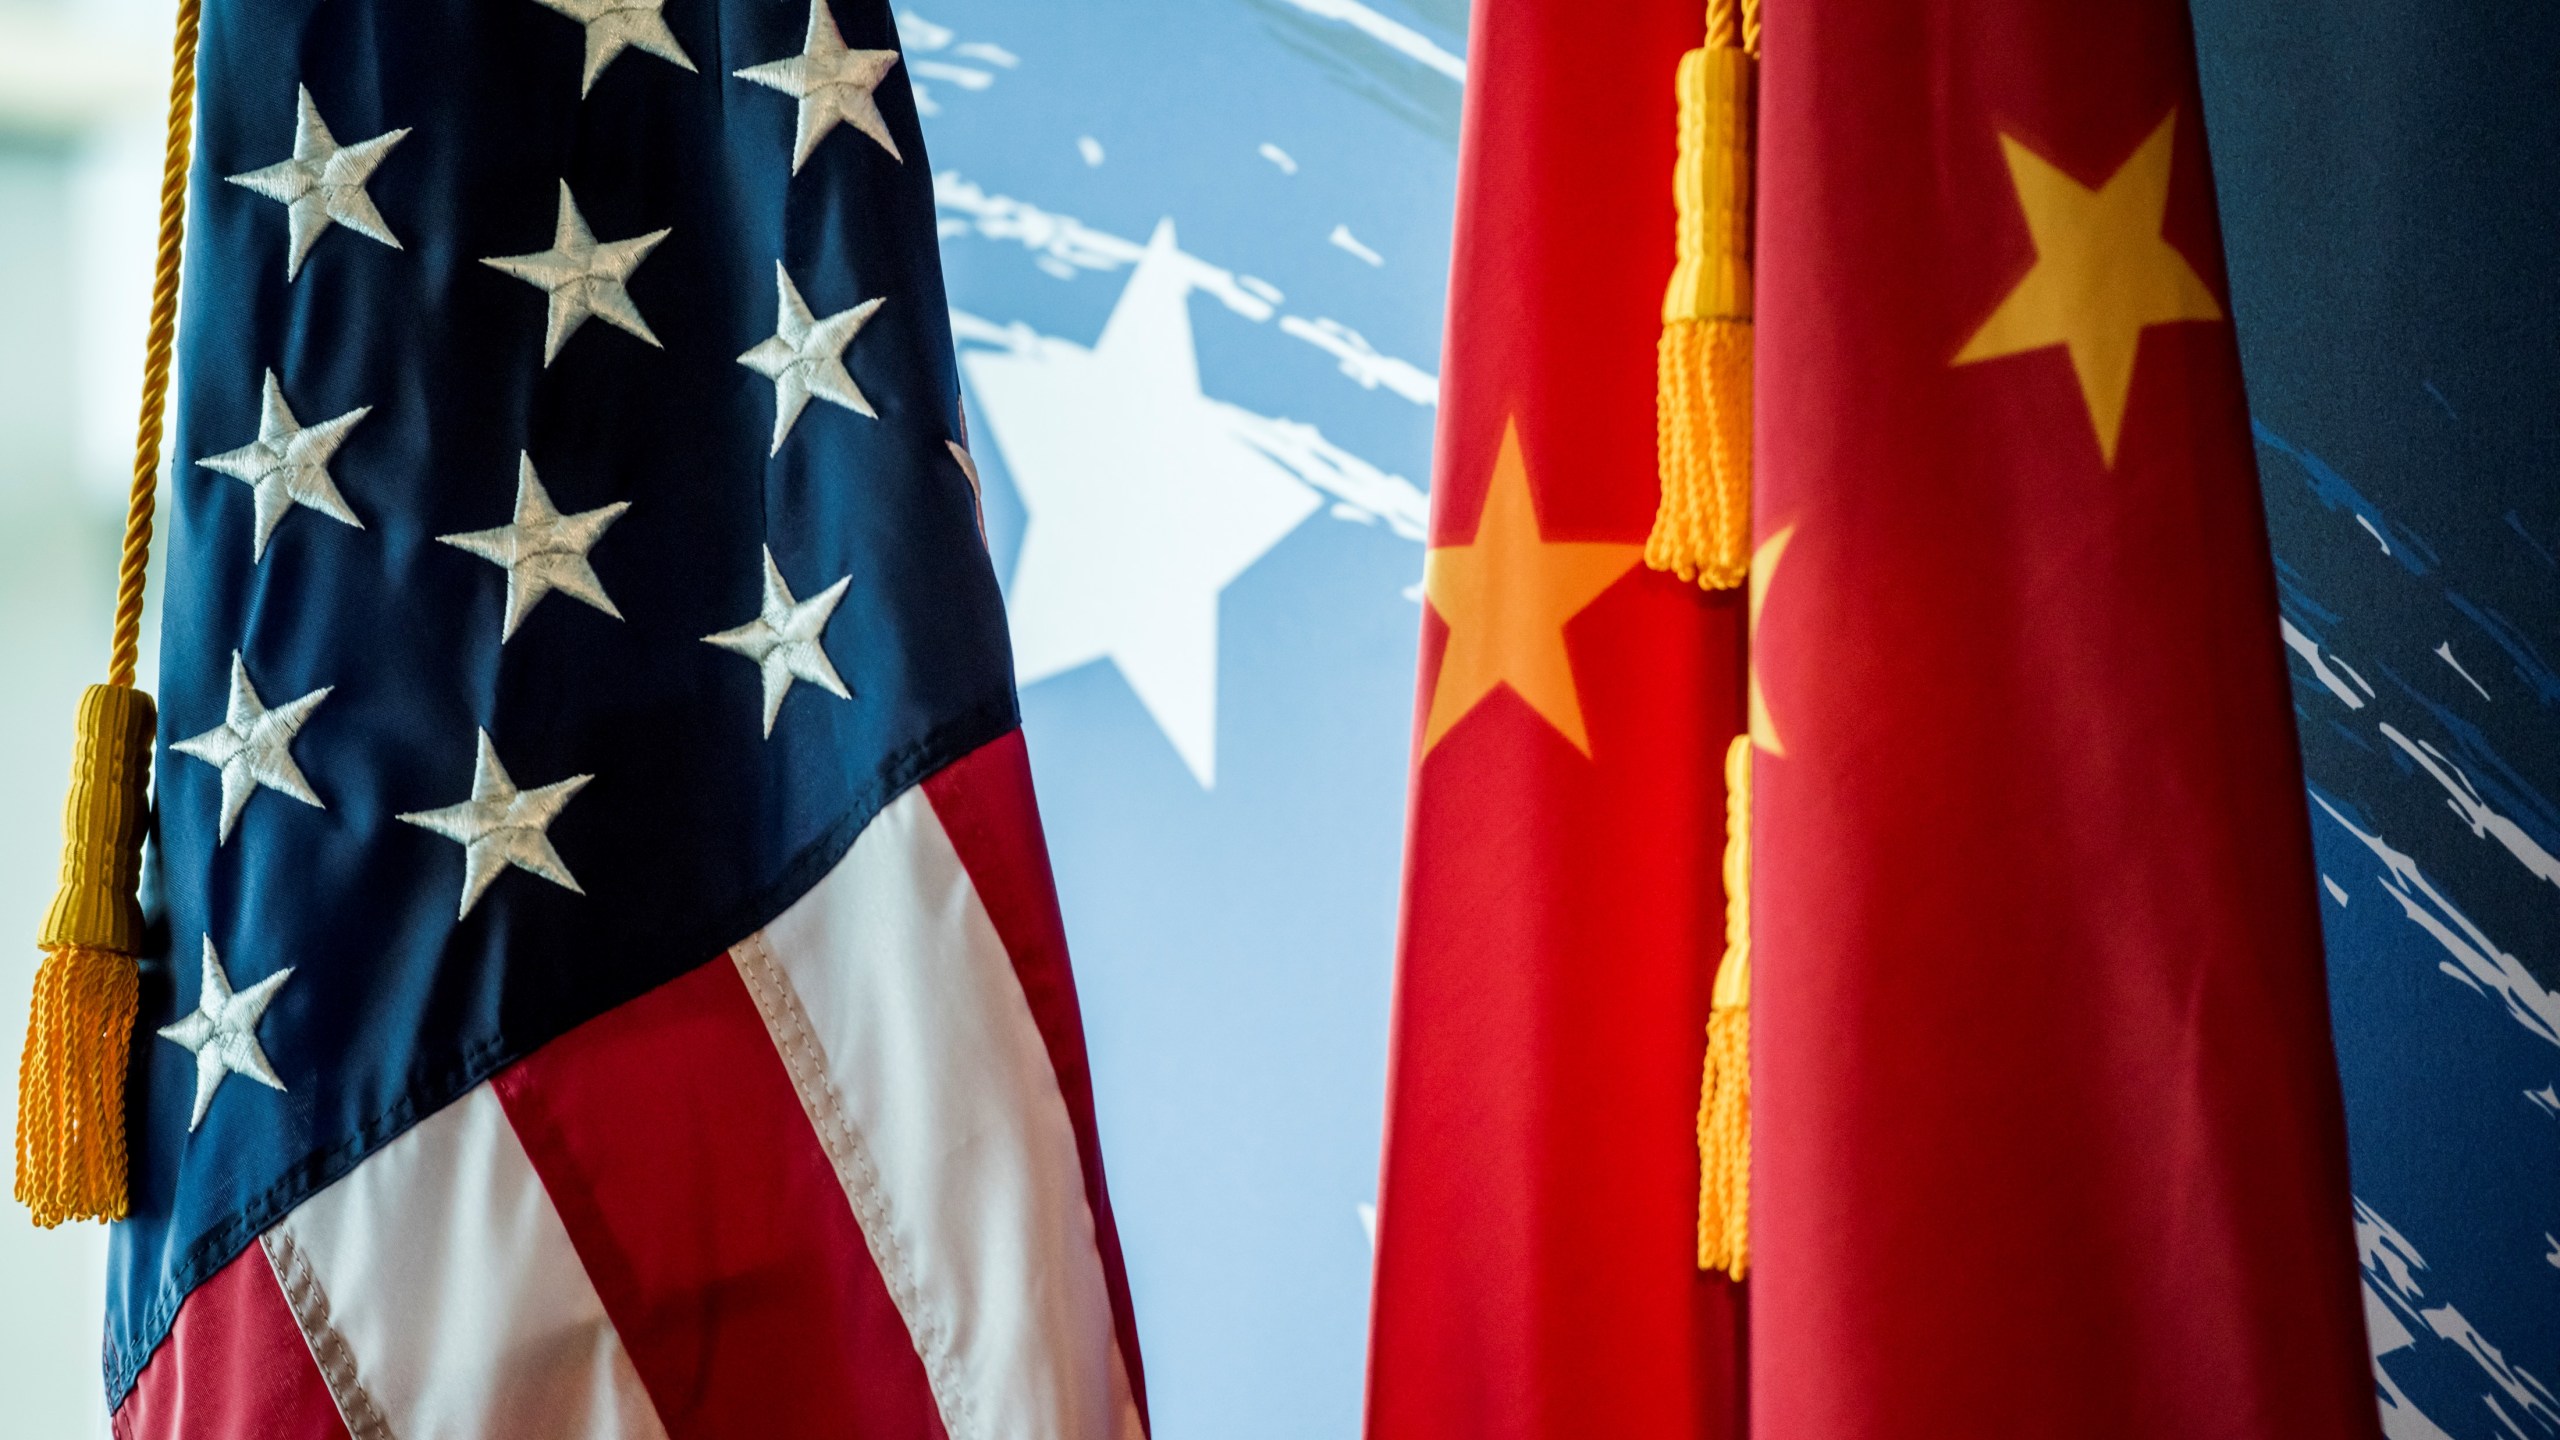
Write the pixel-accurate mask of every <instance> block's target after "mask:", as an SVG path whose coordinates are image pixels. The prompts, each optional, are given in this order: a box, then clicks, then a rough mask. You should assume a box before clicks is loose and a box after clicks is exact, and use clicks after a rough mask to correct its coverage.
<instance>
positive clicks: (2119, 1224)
mask: <svg viewBox="0 0 2560 1440" xmlns="http://www.w3.org/2000/svg"><path fill="white" fill-rule="evenodd" d="M1764 37H1765V38H1764V43H1763V48H1762V54H1763V62H1762V65H1763V68H1762V72H1761V86H1762V88H1761V109H1760V122H1761V130H1760V192H1759V203H1760V212H1759V213H1760V229H1759V266H1758V281H1759V290H1758V334H1759V351H1758V385H1759V391H1758V411H1757V417H1758V418H1757V424H1758V434H1759V444H1760V451H1759V462H1760V463H1759V471H1758V490H1757V493H1756V495H1755V500H1754V505H1755V518H1754V524H1755V529H1756V532H1757V535H1758V545H1759V553H1758V562H1757V565H1756V567H1755V572H1754V576H1753V588H1754V589H1755V590H1756V591H1757V592H1758V594H1759V597H1760V603H1759V605H1758V606H1757V607H1756V608H1757V610H1758V617H1757V620H1756V628H1755V635H1754V646H1753V652H1752V653H1753V662H1754V672H1755V676H1756V680H1757V692H1756V697H1755V698H1756V699H1757V700H1758V701H1759V703H1757V704H1755V706H1754V723H1753V735H1754V740H1755V749H1756V761H1755V769H1754V776H1753V817H1752V839H1753V856H1752V864H1753V870H1752V874H1753V890H1752V911H1751V914H1752V923H1753V960H1754V967H1753V968H1754V979H1755V991H1754V994H1753V997H1752V1001H1753V1005H1752V1009H1753V1024H1754V1027H1755V1028H1754V1033H1753V1036H1752V1055H1753V1061H1754V1064H1755V1067H1756V1068H1755V1071H1754V1075H1753V1093H1754V1097H1755V1102H1756V1111H1755V1114H1754V1122H1755V1154H1754V1166H1753V1177H1752V1178H1753V1187H1752V1194H1751V1223H1752V1227H1753V1230H1752V1245H1753V1255H1754V1264H1755V1266H1756V1268H1755V1269H1754V1270H1753V1272H1752V1282H1751V1283H1752V1289H1753V1291H1754V1295H1753V1303H1754V1311H1753V1328H1752V1359H1751V1371H1752V1409H1753V1417H1754V1425H1755V1428H1756V1433H1758V1434H1759V1435H1762V1436H1764V1437H1770V1440H1848V1437H1857V1440H1924V1437H1925V1440H1941V1437H1947V1436H1972V1437H2021V1440H2024V1437H2039V1440H2041V1437H2048V1436H2066V1435H2067V1436H2072V1437H2075V1440H2103V1437H2118V1436H2121V1437H2127V1440H2131V1437H2144V1440H2152V1437H2164V1436H2177V1437H2180V1440H2212V1437H2249V1440H2327V1437H2341V1436H2355V1437H2365V1436H2371V1435H2373V1434H2374V1433H2375V1430H2376V1412H2375V1404H2374V1394H2373V1385H2372V1378H2371V1374H2370V1371H2369V1369H2368V1367H2367V1362H2366V1356H2365V1348H2364V1347H2365V1340H2364V1335H2363V1330H2362V1325H2361V1318H2360V1316H2361V1312H2360V1310H2359V1307H2358V1295H2357V1283H2356V1275H2357V1269H2356V1257H2355V1251H2354V1246H2353V1243H2352V1239H2351V1236H2350V1232H2349V1223H2350V1220H2349V1216H2350V1211H2349V1199H2348V1192H2347V1167H2346V1155H2345V1136H2344V1129H2343V1125H2342V1122H2341V1119H2340V1113H2339V1100H2338V1086H2337V1078H2336V1071H2335V1069H2334V1064H2333V1061H2332V1058H2331V1053H2330V1046H2329V1035H2328V1025H2327V1019H2328V1009H2327V1004H2326V1001H2325V998H2324V995H2325V991H2324V983H2323V974H2322V968H2321V955H2320V935H2319V929H2318V924H2317V917H2316V914H2315V911H2314V892H2313V884H2314V878H2313V871H2312V868H2311V864H2310V847H2309V841H2308V837H2307V833H2306V821H2305V801H2304V793H2303V787H2302V782H2301V778H2300V774H2299V765H2298V761H2297V758H2296V752H2295V749H2294V743H2295V742H2294V732H2293V725H2292V717H2291V711H2290V704H2289V701H2288V698H2287V692H2286V687H2285V680H2284V675H2283V671H2282V668H2281V663H2280V657H2279V654H2278V650H2277V643H2278V642H2277V633H2276V630H2277V627H2276V605H2275V597H2274V593H2273V584H2272V579H2271V576H2270V573H2269V560H2268V552H2267V546H2266V540H2265V535H2264V529H2263V522H2262V518H2261V515H2260V511H2259V501H2258V487H2257V480H2256V475H2255V472H2254V470H2253V467H2252V463H2251V451H2250V443H2249V437H2248V428H2247V419H2246V414H2245V410H2244V405H2243V399H2242V394H2241V387H2240V372H2239V366H2238V363H2237V352H2236V350H2235V348H2234V345H2233V339H2232V331H2231V323H2230V314H2231V302H2230V298H2229V294H2228V291H2227V289H2226V285H2225V280H2224V275H2223V269H2222V259H2221V252H2220V246H2219V243H2218V239H2217V230H2216V225H2215V220H2214V204H2213V186H2212V177H2211V174H2210V172H2209V170H2208V167H2207V161H2206V152H2205V144H2204V115H2203V113H2202V111H2201V109H2200V108H2199V103H2198V99H2197V90H2196V75H2195V58H2194V52H2193V49H2192V44H2191V41H2190V38H2189V34H2188V28H2187V10H2186V6H2185V4H2184V3H2183V0H1769V5H1768V13H1767V22H1766V29H1765V31H1764ZM1497 63H1498V62H1497ZM1462 354H1463V352H1462ZM1459 473H1461V474H1463V471H1461V472H1459ZM1453 508H1454V507H1453ZM1425 794H1426V795H1428V794H1429V789H1428V780H1427V778H1426V785H1425ZM1522 823H1523V824H1528V823H1532V822H1529V821H1527V820H1524V821H1523V822H1522ZM1592 1433H1595V1434H1596V1433H1601V1432H1599V1431H1596V1430H1595V1431H1593V1432H1592ZM1658 1433H1659V1432H1658Z"/></svg>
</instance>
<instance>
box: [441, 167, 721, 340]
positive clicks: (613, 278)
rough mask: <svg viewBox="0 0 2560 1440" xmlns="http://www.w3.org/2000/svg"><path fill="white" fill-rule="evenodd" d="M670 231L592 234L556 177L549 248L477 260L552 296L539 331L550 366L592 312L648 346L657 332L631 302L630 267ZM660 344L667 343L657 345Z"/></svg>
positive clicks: (636, 266) (563, 183)
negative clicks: (622, 236) (556, 212)
mask: <svg viewBox="0 0 2560 1440" xmlns="http://www.w3.org/2000/svg"><path fill="white" fill-rule="evenodd" d="M671 233H673V232H672V231H668V230H653V231H650V232H649V233H648V234H646V235H640V236H635V237H633V238H632V239H629V240H603V241H599V240H598V239H596V233H595V232H594V231H593V230H590V229H588V228H587V218H586V217H585V216H583V215H581V214H579V213H578V202H577V200H576V199H575V198H574V197H572V196H571V195H570V194H569V182H568V181H566V180H563V181H561V182H560V219H559V223H558V225H557V226H556V227H555V228H554V230H553V232H552V237H551V248H550V249H548V250H543V251H539V252H537V253H535V254H531V255H492V256H490V257H489V258H487V259H485V260H482V261H481V262H480V263H481V264H483V265H486V266H489V267H490V268H492V269H495V270H503V271H505V272H506V273H508V274H510V275H513V276H514V277H516V278H517V279H519V280H522V281H523V282H525V283H526V284H528V285H531V286H533V287H534V288H535V289H538V290H541V291H543V292H544V293H546V294H548V295H549V296H550V297H551V318H550V323H549V325H548V326H547V327H546V328H545V329H544V331H543V336H542V363H543V364H545V365H548V364H550V363H551V362H552V360H553V358H554V357H556V356H558V355H559V353H560V347H561V346H563V345H566V344H568V343H569V337H570V336H572V335H575V334H576V333H578V327H579V326H581V325H584V324H585V323H587V317H588V316H590V315H593V316H595V317H597V318H598V319H601V320H603V321H604V322H605V323H607V324H609V325H616V326H620V327H621V328H622V329H625V330H628V331H630V332H631V333H632V334H634V335H637V336H639V337H640V338H641V339H643V340H646V341H648V342H649V343H650V344H652V345H656V344H658V337H657V336H655V335H653V334H651V333H649V322H648V321H646V320H643V319H641V318H640V308H639V307H638V306H636V305H634V304H632V303H631V292H630V291H628V290H626V289H624V288H623V286H624V285H626V284H627V283H629V281H630V279H631V272H632V271H634V270H637V269H639V268H640V262H641V261H643V260H646V259H648V258H649V252H650V251H652V250H654V249H656V248H658V242H659V241H661V240H664V239H666V238H667V236H668V235H669V234H671ZM660 348H661V349H663V348H665V347H663V346H660Z"/></svg>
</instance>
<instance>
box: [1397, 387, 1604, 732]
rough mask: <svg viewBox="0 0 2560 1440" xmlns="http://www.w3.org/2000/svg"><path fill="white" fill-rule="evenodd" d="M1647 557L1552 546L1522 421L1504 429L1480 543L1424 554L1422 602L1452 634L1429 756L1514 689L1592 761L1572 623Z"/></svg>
mask: <svg viewBox="0 0 2560 1440" xmlns="http://www.w3.org/2000/svg"><path fill="white" fill-rule="evenodd" d="M1643 555H1644V547H1643V546H1642V545H1619V544H1607V543H1598V542H1589V541H1570V540H1559V541H1551V540H1548V539H1547V538H1546V535H1545V532H1544V531H1543V530H1542V529H1541V528H1540V526H1539V524H1538V511H1537V502H1536V500H1535V499H1534V498H1533V497H1532V496H1531V495H1530V493H1529V465H1528V462H1527V461H1526V460H1525V459H1524V458H1522V455H1521V450H1520V427H1519V423H1518V422H1517V421H1512V422H1509V423H1506V424H1505V425H1504V427H1503V431H1502V448H1501V450H1500V451H1499V453H1497V455H1496V456H1495V458H1494V462H1493V482H1492V484H1491V486H1490V487H1488V489H1487V490H1486V492H1485V500H1484V513H1483V514H1482V515H1481V516H1479V517H1478V518H1477V520H1476V533H1475V536H1474V538H1473V539H1471V540H1469V541H1468V542H1467V543H1466V544H1464V545H1436V546H1433V547H1432V548H1431V550H1430V551H1429V552H1427V553H1426V554H1425V555H1424V557H1423V562H1422V592H1423V595H1424V597H1425V598H1426V599H1428V600H1429V601H1430V602H1431V608H1432V610H1433V612H1434V613H1436V614H1438V615H1439V617H1440V619H1441V621H1442V622H1443V623H1445V624H1446V625H1447V626H1448V627H1449V643H1448V647H1447V648H1446V649H1444V650H1443V651H1441V654H1440V677H1439V679H1438V680H1437V681H1436V682H1435V683H1434V684H1433V686H1432V689H1431V712H1430V715H1429V717H1428V718H1427V719H1426V720H1425V721H1424V722H1423V730H1422V750H1423V753H1424V754H1426V755H1428V754H1429V753H1430V752H1431V750H1432V748H1433V747H1435V746H1437V745H1438V744H1439V743H1440V740H1441V738H1442V737H1443V736H1445V735H1447V734H1448V733H1449V729H1450V727H1451V726H1454V725H1456V724H1457V723H1458V722H1459V721H1460V720H1461V719H1464V718H1465V717H1466V716H1467V714H1468V713H1469V712H1471V711H1473V710H1474V709H1475V708H1476V706H1478V705H1480V704H1482V703H1483V702H1484V700H1485V698H1486V697H1487V696H1489V695H1491V694H1492V693H1493V692H1494V691H1495V690H1497V689H1501V688H1504V687H1506V686H1507V687H1509V689H1510V690H1511V692H1512V693H1513V694H1515V695H1517V696H1519V697H1520V698H1521V699H1522V700H1523V701H1525V702H1527V704H1528V706H1529V708H1530V709H1532V710H1535V711H1536V712H1537V713H1538V714H1539V715H1540V716H1541V717H1543V718H1544V719H1545V720H1546V722H1547V723H1548V724H1550V725H1553V726H1554V727H1555V728H1556V730H1557V732H1558V733H1560V734H1562V735H1563V736H1564V738H1565V739H1567V740H1570V741H1572V742H1573V747H1574V748H1575V749H1577V750H1579V751H1581V752H1582V753H1583V754H1585V755H1588V754H1590V753H1591V736H1590V732H1589V730H1588V729H1587V728H1586V727H1585V726H1584V724H1583V718H1582V699H1581V696H1580V694H1579V693H1578V692H1577V691H1576V690H1575V688H1574V683H1573V658H1572V656H1571V655H1570V654H1568V653H1567V651H1566V649H1565V643H1564V627H1565V622H1566V621H1568V620H1571V619H1572V618H1573V617H1574V616H1576V615H1579V614H1581V613H1582V612H1583V610H1584V609H1585V608H1587V607H1588V606H1589V605H1590V604H1591V602H1592V601H1594V600H1597V599H1598V598H1600V592H1602V591H1604V590H1606V589H1608V588H1609V587H1610V586H1611V585H1614V584H1616V583H1617V581H1618V577H1619V576H1621V575H1624V574H1626V573H1627V572H1628V571H1629V570H1631V569H1633V568H1634V567H1635V564H1636V561H1638V560H1639V559H1641V558H1643Z"/></svg>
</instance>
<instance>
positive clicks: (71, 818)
mask: <svg viewBox="0 0 2560 1440" xmlns="http://www.w3.org/2000/svg"><path fill="white" fill-rule="evenodd" d="M200 20H201V7H200V0H179V5H178V13H177V27H176V32H175V34H174V36H173V37H172V43H171V54H170V61H169V134H168V143H167V147H166V149H165V150H164V151H163V152H162V156H161V168H160V245H159V251H158V254H157V255H156V256H155V258H154V263H153V269H152V280H151V328H150V333H149V337H148V339H147V341H146V343H145V346H144V350H143V366H142V414H141V419H140V422H139V424H138V425H137V426H136V430H135V436H134V453H133V488H132V491H131V494H130V496H129V498H128V500H127V502H126V506H125V521H124V551H123V555H122V558H121V560H120V562H119V564H118V567H117V572H116V613H115V634H114V644H113V649H112V650H111V651H110V654H109V658H108V663H107V683H105V684H103V685H92V686H90V687H89V688H88V690H87V691H86V692H84V693H83V694H82V695H81V697H80V708H79V723H78V741H77V744H76V746H75V747H74V749H73V752H72V774H71V793H70V797H69V799H68V800H67V802H66V803H65V805H64V807H63V820H62V828H63V852H62V886H61V889H60V890H58V891H57V892H56V893H55V895H54V898H53V905H52V908H51V909H50V910H48V911H47V912H46V914H45V920H44V928H43V930H42V932H41V933H40V934H39V935H38V937H37V942H36V943H37V944H38V945H39V946H41V947H42V948H43V949H44V951H45V952H46V953H45V959H44V962H43V963H42V964H41V965H39V966H38V967H37V969H36V984H35V995H34V998H33V1001H32V1003H31V1005H30V1006H29V1010H28V1017H27V1047H26V1050H25V1053H24V1054H22V1055H21V1056H20V1057H19V1062H18V1135H17V1147H16V1148H17V1154H16V1160H17V1183H16V1193H17V1196H18V1199H19V1200H20V1201H22V1202H24V1203H25V1205H26V1206H27V1208H28V1210H29V1211H30V1212H31V1214H32V1215H33V1217H34V1220H35V1223H36V1224H38V1225H41V1226H45V1227H48V1228H50V1227H52V1226H55V1225H59V1224H61V1223H62V1222H63V1221H65V1220H85V1219H95V1220H121V1219H123V1218H124V1216H125V1213H126V1209H127V1195H126V1164H125V1130H124V1121H125V1115H124V1081H125V1066H126V1062H127V1058H128V1055H129V1053H130V1050H131V1045H132V1039H133V1022H134V1014H135V1011H136V1010H137V1008H138V1006H139V993H140V992H139V983H138V982H139V974H138V971H137V968H136V966H135V963H134V954H135V951H136V949H137V948H138V947H139V945H140V943H141V931H142V910H141V906H140V904H139V903H138V901H137V899H136V893H137V891H138V889H139V887H140V884H141V873H142V833H143V829H144V825H145V822H146V819H147V810H148V795H149V788H150V783H151V742H152V734H153V731H154V729H155V727H156V724H157V717H156V715H155V714H154V711H153V708H152V704H151V697H150V696H148V695H145V694H143V693H142V692H141V691H140V690H137V689H135V688H134V683H133V682H134V678H135V670H136V668H137V667H138V666H139V664H140V662H141V653H142V590H143V581H144V579H145V577H146V575H147V573H148V571H149V568H150V562H151V522H152V512H153V509H154V506H155V503H156V501H157V498H158V496H157V490H158V482H159V474H160V440H161V428H162V424H163V422H164V418H165V416H166V415H167V412H168V405H169V368H170V357H171V351H172V347H173V345H174V342H175V340H176V338H177V329H178V277H179V261H180V257H181V255H182V254H183V252H184V250H185V240H186V217H187V163H188V159H189V157H190V155H191V154H192V153H193V151H194V142H195V94H196V39H197V33H198V30H199V26H200Z"/></svg>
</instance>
